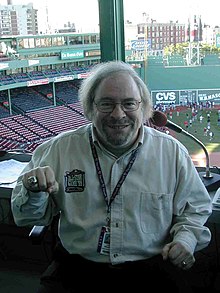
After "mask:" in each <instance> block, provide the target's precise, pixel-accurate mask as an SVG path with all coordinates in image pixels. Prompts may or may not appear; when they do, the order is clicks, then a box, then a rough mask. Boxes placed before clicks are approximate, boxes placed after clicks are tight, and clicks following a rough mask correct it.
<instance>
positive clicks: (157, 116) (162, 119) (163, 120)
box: [150, 110, 220, 191]
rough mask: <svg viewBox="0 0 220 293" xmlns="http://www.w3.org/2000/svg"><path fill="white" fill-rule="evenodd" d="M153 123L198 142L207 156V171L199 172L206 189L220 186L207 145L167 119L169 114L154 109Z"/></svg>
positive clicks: (213, 189)
mask: <svg viewBox="0 0 220 293" xmlns="http://www.w3.org/2000/svg"><path fill="white" fill-rule="evenodd" d="M150 121H151V123H153V124H154V125H156V126H158V127H164V126H166V127H167V128H169V129H171V130H173V131H175V132H177V133H182V134H184V135H185V136H187V137H189V138H191V139H192V140H194V141H195V142H196V143H197V144H199V145H200V147H201V148H202V149H203V151H204V153H205V157H206V169H205V172H199V176H200V178H201V179H202V181H203V183H204V185H205V187H206V189H207V190H208V191H215V190H217V189H218V188H219V187H220V174H216V173H214V174H212V173H211V172H210V160H209V154H208V151H207V149H206V147H205V145H204V144H203V143H202V142H201V141H200V140H199V139H198V138H196V137H195V136H194V135H192V134H191V133H189V132H187V131H185V130H184V129H183V128H182V127H180V126H179V125H177V124H175V123H173V122H172V121H170V120H168V119H167V116H166V115H165V114H164V113H163V112H160V111H157V110H156V111H154V112H153V117H152V118H150Z"/></svg>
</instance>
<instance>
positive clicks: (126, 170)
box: [89, 129, 139, 213]
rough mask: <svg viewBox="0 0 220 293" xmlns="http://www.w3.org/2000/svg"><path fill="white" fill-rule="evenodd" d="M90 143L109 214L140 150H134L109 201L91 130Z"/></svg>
mask: <svg viewBox="0 0 220 293" xmlns="http://www.w3.org/2000/svg"><path fill="white" fill-rule="evenodd" d="M89 141H90V146H91V150H92V155H93V159H94V163H95V167H96V173H97V175H98V178H99V183H100V187H101V189H102V193H103V196H104V200H105V202H106V206H107V213H110V207H111V203H112V202H113V200H114V199H115V197H116V195H117V194H118V192H119V190H120V188H121V186H122V184H123V182H124V181H125V178H126V177H127V175H128V173H129V171H130V170H131V167H132V165H133V163H134V161H135V159H136V157H137V153H138V150H139V148H138V147H137V148H136V149H134V150H133V151H132V153H131V157H130V159H129V162H128V164H127V166H126V168H125V170H124V171H123V173H122V175H121V177H120V179H119V180H118V183H117V184H116V186H115V188H114V190H113V193H112V195H111V197H110V200H109V201H108V195H107V191H106V185H105V181H104V178H103V174H102V169H101V165H100V162H99V157H98V154H97V151H96V147H95V145H94V143H93V141H92V133H91V129H90V130H89Z"/></svg>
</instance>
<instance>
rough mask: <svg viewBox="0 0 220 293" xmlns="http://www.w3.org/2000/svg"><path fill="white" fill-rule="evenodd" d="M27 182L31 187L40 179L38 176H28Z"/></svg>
mask: <svg viewBox="0 0 220 293" xmlns="http://www.w3.org/2000/svg"><path fill="white" fill-rule="evenodd" d="M27 182H28V184H29V185H30V186H31V187H34V186H35V185H37V183H38V180H37V177H36V176H30V177H28V179H27Z"/></svg>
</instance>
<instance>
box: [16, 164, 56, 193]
mask: <svg viewBox="0 0 220 293" xmlns="http://www.w3.org/2000/svg"><path fill="white" fill-rule="evenodd" d="M22 182H23V184H24V186H25V188H26V189H27V190H30V191H32V192H40V191H46V192H48V193H49V194H55V193H57V192H58V190H59V184H58V182H57V181H56V178H55V174H54V171H53V170H52V168H51V167H49V166H45V167H37V168H35V169H32V170H29V171H28V172H27V173H24V175H23V179H22Z"/></svg>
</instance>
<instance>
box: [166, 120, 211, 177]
mask: <svg viewBox="0 0 220 293" xmlns="http://www.w3.org/2000/svg"><path fill="white" fill-rule="evenodd" d="M165 126H166V127H168V128H169V129H171V130H173V131H175V132H177V133H182V134H184V135H185V136H188V137H190V138H191V139H192V140H194V141H195V142H196V143H197V144H199V145H200V146H201V147H202V149H203V151H204V152H205V157H206V171H205V174H204V175H203V177H204V178H212V177H213V175H212V174H211V172H210V161H209V154H208V151H207V149H206V147H205V145H204V144H203V143H202V142H201V141H200V140H199V139H197V138H196V137H195V136H194V135H192V134H191V133H189V132H187V131H185V130H184V129H183V128H182V127H180V126H179V125H177V124H175V123H173V122H172V121H170V120H167V123H166V125H165Z"/></svg>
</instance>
